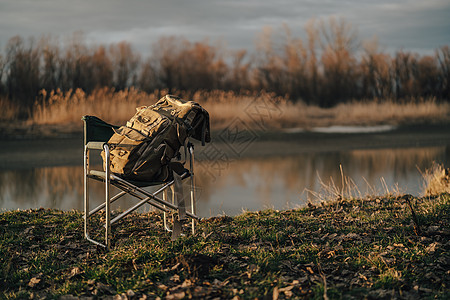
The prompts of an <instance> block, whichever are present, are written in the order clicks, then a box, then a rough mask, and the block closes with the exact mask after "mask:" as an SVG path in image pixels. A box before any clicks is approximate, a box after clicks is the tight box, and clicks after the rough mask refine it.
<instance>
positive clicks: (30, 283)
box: [28, 277, 41, 287]
mask: <svg viewBox="0 0 450 300" xmlns="http://www.w3.org/2000/svg"><path fill="white" fill-rule="evenodd" d="M39 282H41V279H40V278H37V277H33V278H31V279H30V282H28V286H29V287H35V286H36V285H37V284H38V283H39Z"/></svg>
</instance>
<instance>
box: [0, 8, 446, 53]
mask: <svg viewBox="0 0 450 300" xmlns="http://www.w3.org/2000/svg"><path fill="white" fill-rule="evenodd" d="M332 15H333V16H338V17H342V18H344V19H345V20H347V21H348V22H350V23H351V24H352V25H353V26H354V27H355V28H356V29H358V31H359V33H360V37H361V38H362V39H368V38H370V37H372V36H373V35H377V36H378V37H379V41H380V43H381V44H383V45H385V46H386V47H388V48H389V49H399V48H401V47H404V48H408V49H409V48H411V49H423V51H427V49H428V51H430V50H431V49H434V48H436V47H437V46H439V45H442V44H448V41H449V40H450V36H449V34H450V24H449V23H450V22H449V21H448V19H449V16H450V2H449V1H448V0H429V1H418V0H400V1H396V2H395V3H392V1H390V0H379V1H368V0H366V1H363V0H341V1H332V0H315V1H314V0H278V1H273V0H239V1H238V0H209V1H208V0H189V1H186V0H170V1H141V0H127V1H119V0H96V1H89V0H79V1H72V0H39V1H35V0H21V1H17V0H2V1H1V3H0V47H3V46H5V45H6V43H7V41H8V39H9V38H11V37H13V36H15V35H20V36H22V37H24V38H27V37H30V36H32V37H35V38H40V37H41V36H43V35H51V36H57V37H61V38H63V37H67V36H71V35H72V34H73V33H74V32H77V31H82V32H84V33H85V36H86V38H87V40H88V41H89V42H92V43H97V44H100V43H115V42H119V41H124V40H125V41H128V42H130V43H132V44H133V45H135V47H136V48H137V49H139V51H148V49H149V48H150V45H151V44H152V43H155V42H156V41H157V40H158V38H159V37H161V36H172V35H175V36H184V37H185V38H187V39H189V40H192V41H197V40H205V39H209V40H211V41H216V40H223V41H224V42H226V44H227V45H228V46H229V47H231V48H237V49H248V50H252V49H253V48H254V42H255V39H256V38H257V36H258V34H259V33H260V32H261V31H262V29H263V28H264V27H265V26H271V27H273V28H275V29H276V30H279V29H280V28H281V27H282V24H286V25H287V26H288V27H289V28H290V29H291V30H292V32H293V34H294V35H296V36H299V37H302V38H303V37H304V36H305V33H304V26H305V24H306V22H307V21H308V20H309V19H311V18H314V17H315V18H325V19H326V18H328V17H329V16H332Z"/></svg>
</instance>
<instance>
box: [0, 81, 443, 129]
mask: <svg viewBox="0 0 450 300" xmlns="http://www.w3.org/2000/svg"><path fill="white" fill-rule="evenodd" d="M166 93H167V91H157V92H155V93H152V94H147V93H145V92H140V91H138V90H136V89H132V88H131V89H129V90H125V91H118V92H116V91H114V90H113V89H108V88H104V89H99V90H97V91H95V92H94V93H93V94H91V95H86V94H85V93H84V92H83V91H82V90H79V89H77V90H75V91H69V92H65V93H63V92H61V91H56V92H50V93H47V92H46V91H42V92H41V97H40V100H38V101H37V102H36V105H35V107H34V111H33V117H32V119H31V120H30V121H31V123H33V124H68V123H77V122H80V118H81V116H83V115H89V114H90V115H96V116H98V117H100V118H102V119H104V120H106V121H108V122H110V123H115V124H122V123H125V122H126V121H127V120H128V119H129V118H130V117H131V116H132V115H133V114H134V112H135V108H136V107H138V106H142V105H151V104H153V103H155V102H156V101H157V100H158V99H159V98H160V97H161V96H162V95H164V94H166ZM176 94H177V95H179V96H181V97H182V98H184V99H186V100H194V101H196V102H198V103H200V104H201V105H203V106H204V107H205V108H206V109H207V110H208V111H209V113H210V116H211V125H212V127H213V128H214V129H218V128H223V127H226V126H227V125H229V124H230V123H231V122H232V121H233V120H234V119H235V118H239V119H240V120H241V121H242V123H243V124H246V125H247V126H254V125H258V124H256V123H258V122H261V121H262V122H264V126H266V127H269V128H273V129H280V128H296V127H298V128H311V127H317V126H331V125H367V126H370V125H377V124H390V125H398V124H402V123H417V122H442V121H445V122H446V121H448V120H449V119H450V104H449V103H438V102H437V101H435V100H434V99H433V98H431V99H427V100H421V101H415V102H412V101H410V102H407V103H406V102H405V103H398V102H394V101H391V100H384V101H381V100H379V101H363V102H352V103H345V104H340V105H338V106H336V107H333V108H328V109H326V108H320V107H317V106H312V105H311V106H308V105H305V104H304V103H302V102H298V103H292V102H291V101H288V99H285V98H282V97H277V96H274V95H272V94H269V93H264V92H262V93H260V94H258V95H255V94H244V95H242V94H236V93H233V92H224V91H210V92H206V91H199V92H196V93H194V94H190V95H188V94H184V93H176ZM3 105H4V104H3ZM10 116H13V115H11V114H10Z"/></svg>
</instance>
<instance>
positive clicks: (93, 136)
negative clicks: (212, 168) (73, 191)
mask: <svg viewBox="0 0 450 300" xmlns="http://www.w3.org/2000/svg"><path fill="white" fill-rule="evenodd" d="M82 120H83V122H84V235H85V238H86V239H87V240H88V241H90V242H92V243H94V244H96V245H99V246H102V247H105V248H107V249H109V248H110V245H111V226H112V225H113V224H115V223H116V222H118V221H119V220H121V219H122V218H124V217H125V216H127V215H128V214H130V213H131V212H133V211H135V210H136V209H138V208H140V207H141V206H143V205H144V204H150V205H151V206H153V207H154V208H157V209H159V210H161V211H163V214H164V216H163V218H164V228H165V229H166V230H167V231H170V232H172V240H175V239H176V238H178V237H179V236H180V235H181V230H182V221H184V220H185V219H186V216H187V217H190V218H191V219H192V221H191V231H192V234H195V221H196V220H199V219H200V218H199V217H197V216H196V215H195V188H194V151H193V150H194V147H193V145H192V144H191V143H190V142H188V143H187V149H188V151H187V153H188V154H185V155H188V156H189V169H186V168H184V166H183V165H182V164H181V163H179V162H173V163H171V169H172V170H173V172H172V173H173V176H170V177H169V178H168V179H167V180H166V181H164V182H142V181H130V180H126V179H124V178H121V177H120V176H119V175H117V174H114V173H112V172H111V171H110V163H109V160H110V149H111V146H112V145H110V144H108V140H109V139H110V137H111V136H112V135H113V134H114V129H117V128H119V126H114V125H111V124H108V123H106V122H104V121H102V120H101V119H99V118H97V117H95V116H84V117H83V118H82ZM93 150H97V152H99V151H104V156H105V159H104V162H103V165H104V166H103V168H102V169H100V170H98V169H97V170H96V169H94V168H92V167H91V165H90V152H91V151H93ZM186 159H187V158H186ZM90 179H94V180H98V181H101V182H104V192H105V198H104V201H103V202H102V203H101V204H100V205H99V206H97V207H96V208H94V209H92V210H90V203H89V193H90V191H89V180H90ZM186 179H190V211H188V210H186V208H185V203H184V197H182V196H180V195H179V193H180V189H181V190H182V187H181V181H183V180H186ZM111 185H112V186H114V187H116V188H118V189H119V190H120V192H118V193H117V194H115V195H114V196H112V197H111V192H110V186H111ZM148 186H157V188H158V189H157V190H156V191H155V192H152V193H151V192H149V191H147V190H145V189H143V188H144V187H148ZM169 188H170V189H171V191H172V201H169V199H168V189H169ZM161 193H162V199H161V198H160V197H159V196H158V195H159V194H161ZM126 194H129V195H131V196H133V197H135V198H137V199H139V200H140V201H138V202H137V203H136V204H135V205H133V206H131V207H130V208H128V209H127V210H125V211H123V212H122V213H120V214H118V215H117V216H116V217H114V218H113V219H111V204H112V203H113V202H115V201H117V200H119V199H120V198H121V197H122V196H124V195H126ZM176 195H178V196H179V197H178V199H176V198H177V197H176ZM102 210H103V211H104V213H105V218H104V219H105V224H104V230H105V241H104V243H102V242H99V241H97V240H95V239H93V238H91V237H90V235H89V220H90V217H92V216H93V215H94V214H96V213H97V212H99V211H102ZM168 214H172V221H173V225H172V229H171V228H170V227H169V225H168V224H169V220H168ZM177 215H178V216H177Z"/></svg>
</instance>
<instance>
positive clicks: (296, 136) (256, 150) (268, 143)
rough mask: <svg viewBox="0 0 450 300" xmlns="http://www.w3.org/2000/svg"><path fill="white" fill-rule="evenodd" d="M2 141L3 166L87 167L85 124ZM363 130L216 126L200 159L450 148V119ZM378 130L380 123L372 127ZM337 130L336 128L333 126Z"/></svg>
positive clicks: (7, 135)
mask: <svg viewBox="0 0 450 300" xmlns="http://www.w3.org/2000/svg"><path fill="white" fill-rule="evenodd" d="M8 128H9V129H6V128H5V129H4V130H2V132H3V133H2V134H0V140H1V141H2V147H1V148H0V170H16V169H30V168H39V167H53V166H77V165H82V155H83V133H82V130H81V127H79V128H68V127H64V126H62V127H61V126H56V125H54V126H49V125H47V126H44V125H42V126H36V127H30V128H27V127H24V126H19V127H16V128H14V127H8ZM370 128H371V127H363V128H362V130H361V131H357V130H355V127H350V128H349V130H350V131H349V132H346V131H345V129H346V127H340V128H339V130H340V131H338V132H337V131H331V132H327V131H326V130H324V129H323V128H319V130H317V131H315V130H314V128H312V129H310V130H291V131H289V130H287V131H286V130H284V131H280V130H278V131H274V130H261V129H259V130H241V129H237V131H236V128H225V129H222V130H214V131H213V133H212V143H211V144H207V146H206V147H202V146H201V145H197V146H196V148H195V150H196V158H197V159H199V160H206V159H208V155H209V156H210V155H211V150H214V151H213V152H214V153H215V155H219V154H220V156H222V157H226V158H227V160H233V159H236V158H245V157H267V156H271V155H297V154H302V153H323V152H337V151H350V150H364V149H392V148H414V147H416V148H418V147H439V146H444V147H448V146H449V145H450V130H448V128H450V123H438V124H410V125H404V126H398V127H393V128H390V127H389V128H388V129H387V130H382V131H376V130H375V131H370ZM373 128H379V127H373ZM331 129H333V128H331Z"/></svg>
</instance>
